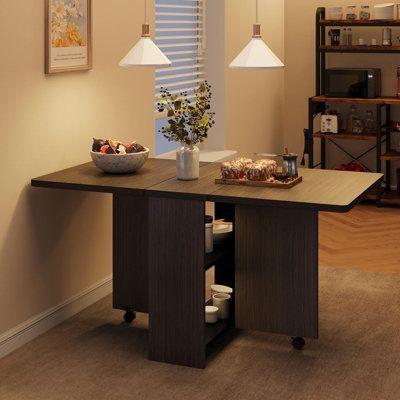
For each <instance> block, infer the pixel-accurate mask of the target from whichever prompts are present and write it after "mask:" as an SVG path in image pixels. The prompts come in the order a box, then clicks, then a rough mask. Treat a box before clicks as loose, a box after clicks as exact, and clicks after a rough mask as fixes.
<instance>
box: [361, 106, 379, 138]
mask: <svg viewBox="0 0 400 400" xmlns="http://www.w3.org/2000/svg"><path fill="white" fill-rule="evenodd" d="M375 128H376V127H375V118H374V113H373V112H372V111H371V110H368V111H367V115H366V118H365V127H364V132H365V133H367V134H369V135H371V134H374V133H375Z"/></svg>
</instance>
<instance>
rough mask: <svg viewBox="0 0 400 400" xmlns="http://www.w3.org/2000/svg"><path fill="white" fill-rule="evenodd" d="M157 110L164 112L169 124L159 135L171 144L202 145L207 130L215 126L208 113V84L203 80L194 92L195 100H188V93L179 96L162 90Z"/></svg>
mask: <svg viewBox="0 0 400 400" xmlns="http://www.w3.org/2000/svg"><path fill="white" fill-rule="evenodd" d="M160 93H161V94H160V97H159V98H158V102H157V110H158V111H159V112H161V113H164V112H167V117H168V125H166V126H164V127H162V128H161V129H160V130H159V133H160V134H162V135H163V136H164V137H165V138H166V139H167V140H168V141H170V142H182V143H186V144H187V145H194V144H197V143H202V142H203V141H204V140H205V139H207V136H208V130H209V129H210V128H211V127H212V126H213V125H214V124H215V120H214V115H215V113H213V112H212V111H211V98H212V92H211V85H210V84H209V83H208V82H207V81H205V82H204V83H202V84H201V85H200V86H199V87H198V88H197V89H196V90H195V92H194V94H195V99H194V101H193V102H192V101H190V99H189V96H188V93H187V92H182V93H180V94H179V96H177V95H175V94H171V92H170V91H169V90H168V89H166V88H161V90H160Z"/></svg>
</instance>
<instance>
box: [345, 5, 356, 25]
mask: <svg viewBox="0 0 400 400" xmlns="http://www.w3.org/2000/svg"><path fill="white" fill-rule="evenodd" d="M346 19H347V20H349V21H354V20H355V19H357V6H347V7H346Z"/></svg>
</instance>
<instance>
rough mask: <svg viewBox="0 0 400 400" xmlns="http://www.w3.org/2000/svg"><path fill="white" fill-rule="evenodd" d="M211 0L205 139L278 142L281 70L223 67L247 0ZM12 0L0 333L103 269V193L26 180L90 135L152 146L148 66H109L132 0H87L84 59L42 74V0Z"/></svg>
mask: <svg viewBox="0 0 400 400" xmlns="http://www.w3.org/2000/svg"><path fill="white" fill-rule="evenodd" d="M212 1H213V0H212ZM215 1H216V0H215ZM219 1H222V3H223V5H224V6H225V11H224V9H223V8H222V12H221V18H222V20H223V19H224V16H225V25H222V27H223V31H224V32H225V35H226V36H225V46H223V43H222V45H221V41H219V42H218V43H217V42H215V44H214V50H215V51H217V52H221V46H222V50H223V51H222V54H223V57H221V60H220V62H221V63H225V66H224V65H219V67H218V68H219V69H220V71H223V70H225V73H226V76H225V77H224V76H223V73H222V79H224V82H223V83H222V84H221V85H220V86H219V87H220V89H219V91H218V92H219V93H220V94H219V98H217V101H218V102H219V105H218V106H217V111H218V110H222V111H219V113H220V114H222V115H221V117H222V118H223V120H222V121H220V127H221V129H220V131H218V133H216V134H217V135H221V136H222V139H218V140H216V143H217V144H218V145H219V146H221V143H222V146H223V145H224V144H225V145H226V147H227V148H232V149H237V150H239V151H241V152H249V153H251V152H255V151H278V150H279V149H280V148H281V145H282V141H281V135H280V134H281V131H282V124H281V118H280V112H281V109H282V104H283V71H282V70H281V71H255V72H251V71H232V70H229V69H228V68H227V65H228V64H229V62H230V61H231V60H232V59H233V58H234V56H235V55H236V54H237V53H238V52H239V51H240V50H241V49H242V47H243V46H244V45H245V44H246V43H247V42H248V40H249V39H250V36H251V30H252V24H253V22H254V5H255V0H246V1H243V0H227V1H225V2H224V1H223V0H219ZM23 3H24V4H23V6H21V4H20V2H12V1H8V0H7V1H6V0H0V7H1V10H2V15H6V16H7V17H6V18H3V20H2V25H1V27H0V32H1V33H2V37H3V38H7V40H2V41H1V42H0V50H1V53H2V54H3V57H2V62H1V66H0V134H1V138H2V145H3V151H2V155H1V158H0V167H1V168H0V181H1V183H2V190H1V192H0V193H1V194H0V204H1V210H2V211H1V214H0V216H1V224H0V334H1V333H4V332H6V331H7V330H9V329H11V328H13V327H15V326H16V325H18V324H19V323H21V322H23V321H25V320H27V319H28V318H30V317H33V316H35V315H37V314H38V313H41V312H43V311H45V310H47V309H49V308H51V307H54V306H55V305H57V304H59V303H61V302H63V301H65V300H66V299H68V298H70V297H72V296H73V295H75V294H77V293H79V292H80V291H82V290H84V289H85V288H87V287H89V286H91V285H93V284H94V283H95V282H97V281H99V280H101V279H103V278H105V277H106V276H107V275H109V274H110V273H111V257H112V254H111V197H110V196H109V195H104V194H85V193H79V192H70V191H55V190H45V189H33V188H31V187H30V179H31V178H33V177H37V176H40V175H43V174H47V173H50V172H53V171H56V170H59V169H62V168H67V167H70V166H73V165H76V164H79V163H82V162H86V161H89V155H88V150H89V147H90V144H91V138H92V137H93V136H98V137H114V138H120V139H123V140H128V139H133V138H135V139H137V140H138V141H140V142H142V143H143V144H145V145H147V146H149V147H151V148H154V113H153V89H154V77H153V74H154V72H153V71H152V70H151V69H137V70H133V71H132V70H123V69H121V68H119V67H118V65H117V63H118V61H119V60H120V59H121V58H122V56H123V55H125V53H126V52H127V51H128V49H129V48H130V47H131V46H132V45H133V43H134V42H135V41H136V40H137V37H138V34H139V32H140V25H141V23H142V10H141V8H140V7H141V2H140V1H136V0H135V1H132V0H118V2H112V3H113V4H112V7H111V6H110V2H109V1H106V0H95V1H93V32H94V60H93V61H94V69H93V70H92V71H89V72H75V73H67V74H58V75H53V76H45V75H44V73H43V69H44V66H43V59H44V44H43V42H44V39H43V37H44V34H43V32H44V26H43V23H44V22H43V2H42V1H38V0H24V2H23ZM261 3H262V4H261V10H260V15H261V23H262V25H263V33H264V37H265V39H266V41H267V42H268V44H270V46H271V48H272V49H273V50H274V51H275V52H276V53H277V54H278V55H279V56H280V57H281V58H282V59H283V55H284V54H283V46H284V42H283V0H271V1H268V2H265V3H264V2H261ZM220 5H221V4H220ZM224 12H225V15H224ZM216 22H218V21H216ZM217 31H218V29H217ZM211 47H212V45H211ZM22 50H23V51H22ZM4 55H6V56H4ZM213 79H218V76H216V77H214V78H213ZM222 103H223V104H224V105H225V107H224V106H223V105H221V104H222ZM224 108H225V110H224ZM224 112H225V114H224ZM218 117H219V116H217V118H218ZM224 128H225V129H224ZM224 132H226V134H225V135H224Z"/></svg>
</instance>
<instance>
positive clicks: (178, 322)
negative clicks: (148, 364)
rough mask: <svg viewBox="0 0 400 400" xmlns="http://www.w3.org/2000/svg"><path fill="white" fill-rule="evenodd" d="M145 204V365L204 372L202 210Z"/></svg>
mask: <svg viewBox="0 0 400 400" xmlns="http://www.w3.org/2000/svg"><path fill="white" fill-rule="evenodd" d="M149 202H150V203H149V206H150V210H149V211H150V212H149V229H150V236H149V237H150V247H149V267H150V281H149V282H150V323H149V349H150V350H149V352H150V359H151V360H154V361H161V362H168V363H172V364H179V365H186V366H190V367H197V368H204V367H205V357H206V355H205V344H204V336H205V335H204V330H205V316H204V305H205V296H204V285H205V274H204V240H205V238H204V235H205V233H204V213H205V205H204V202H201V201H185V200H175V199H167V198H165V199H163V198H150V200H149Z"/></svg>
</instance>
